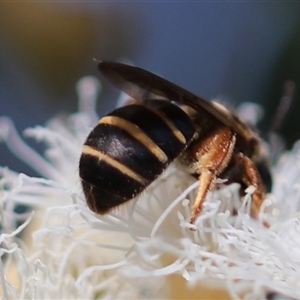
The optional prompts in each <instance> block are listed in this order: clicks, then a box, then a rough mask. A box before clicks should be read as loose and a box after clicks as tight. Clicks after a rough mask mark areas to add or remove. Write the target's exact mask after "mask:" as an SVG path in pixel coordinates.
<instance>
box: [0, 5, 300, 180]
mask: <svg viewBox="0 0 300 300" xmlns="http://www.w3.org/2000/svg"><path fill="white" fill-rule="evenodd" d="M299 16H300V3H299V2H289V1H286V2H276V1H274V2H273V1H266V2H260V3H258V2H244V1H235V2H225V1H224V2H222V1H219V2H215V1H211V2H209V1H207V2H169V1H164V2H156V1H153V2H147V1H146V2H127V1H123V2H122V1H120V2H114V1H112V2H85V1H77V2H22V3H21V2H1V3H0V115H7V116H10V117H11V118H12V119H13V120H14V121H15V123H16V126H17V128H18V130H19V131H22V130H23V129H25V128H26V127H28V126H34V125H36V124H44V123H45V122H46V121H47V120H48V119H49V118H50V117H52V116H54V115H55V114H57V113H59V112H62V111H65V112H74V111H76V109H77V96H76V93H75V85H76V82H77V80H78V79H79V78H80V77H82V76H85V75H95V76H99V72H98V70H97V63H95V61H94V60H93V59H94V58H96V59H103V60H128V61H131V62H132V63H134V64H135V65H137V66H140V67H142V68H145V69H147V70H150V71H152V72H155V73H158V74H160V75H162V76H164V77H165V78H167V79H169V80H170V81H173V82H174V83H177V84H179V85H180V86H182V87H184V88H186V89H188V90H190V91H192V92H194V93H196V94H198V95H199V96H202V97H204V98H206V99H211V98H214V97H217V96H222V97H224V98H227V99H230V100H231V102H232V103H233V105H235V104H237V103H239V102H241V101H253V102H257V103H261V104H262V105H263V106H264V107H265V109H266V114H265V115H266V117H265V119H264V122H262V124H261V128H262V130H267V129H268V127H269V126H270V122H271V121H270V120H271V119H272V115H274V111H275V110H276V107H277V105H278V101H279V100H280V97H281V94H282V90H283V85H284V83H285V81H286V80H293V81H294V82H295V83H296V85H297V87H296V89H298V90H299V86H300V18H299ZM117 95H118V93H117V92H116V91H115V90H114V89H113V88H112V87H111V86H109V85H104V88H103V94H102V96H101V102H100V103H99V105H98V113H99V115H104V114H105V113H107V112H108V111H109V110H110V109H112V108H113V107H114V105H115V100H116V97H117ZM299 102H300V101H299V93H297V91H296V94H295V99H294V102H293V106H292V109H291V110H290V112H289V114H288V116H287V118H286V122H285V123H284V125H283V126H282V129H281V133H282V134H283V135H285V136H286V137H287V138H288V139H289V138H290V137H291V136H293V135H295V134H297V133H298V132H300V124H299V122H298V118H299V116H298V112H299V111H300V107H299V106H300V103H299ZM0 165H2V166H3V165H8V166H10V168H11V169H14V170H17V171H22V172H26V173H27V174H30V175H36V174H35V173H34V172H33V171H32V170H31V169H30V168H28V167H27V166H25V165H23V164H22V163H20V162H19V161H18V160H17V159H15V158H14V157H13V155H12V154H10V152H9V151H8V150H7V148H6V146H5V145H3V144H0Z"/></svg>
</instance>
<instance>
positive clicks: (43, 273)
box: [0, 78, 300, 299]
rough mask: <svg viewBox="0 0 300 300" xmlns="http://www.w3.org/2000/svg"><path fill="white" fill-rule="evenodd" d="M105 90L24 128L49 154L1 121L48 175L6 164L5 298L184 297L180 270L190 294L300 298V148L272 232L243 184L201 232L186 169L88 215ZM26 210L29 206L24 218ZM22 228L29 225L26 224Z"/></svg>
mask: <svg viewBox="0 0 300 300" xmlns="http://www.w3.org/2000/svg"><path fill="white" fill-rule="evenodd" d="M97 85H98V83H97V82H95V79H93V78H85V79H82V81H81V83H80V85H79V98H80V101H79V103H80V105H79V107H80V108H79V112H78V113H76V114H73V115H70V116H63V117H62V116H61V117H56V118H54V119H52V120H50V121H49V122H48V123H47V125H46V126H45V127H43V126H37V127H35V128H31V129H27V130H26V131H25V135H27V136H29V137H33V138H35V139H36V140H38V141H41V142H43V143H45V145H46V146H47V150H46V151H45V153H44V154H43V155H40V154H38V153H37V152H35V151H34V150H33V149H31V148H29V147H28V146H27V145H26V144H25V143H24V142H23V140H22V139H21V138H20V137H19V136H18V134H17V132H16V131H15V129H14V126H13V124H12V122H11V121H10V120H9V119H8V118H6V117H2V118H0V139H2V140H3V141H4V142H6V144H7V145H8V146H9V147H10V148H11V150H12V151H13V152H14V153H15V154H16V155H17V156H18V157H19V158H20V159H22V160H24V161H25V162H26V163H28V164H29V165H30V166H31V167H32V168H34V169H35V170H36V171H38V172H39V173H40V174H41V176H42V178H34V177H29V176H26V175H25V174H17V173H15V172H13V171H11V170H9V169H8V168H7V167H3V168H1V169H0V176H1V177H0V188H1V190H0V205H1V206H0V208H1V212H0V217H1V224H2V228H1V229H2V234H1V241H0V245H1V255H2V258H3V259H2V261H0V263H1V264H2V266H0V276H1V286H2V291H3V298H14V299H19V298H26V299H27V298H31V299H83V298H88V299H92V298H101V299H150V298H168V297H173V298H174V288H175V287H174V286H172V281H170V280H169V278H170V276H171V275H173V274H179V275H180V276H181V277H182V278H183V279H184V281H182V282H183V286H182V287H180V289H182V290H184V289H185V288H186V287H189V286H191V287H192V286H197V285H199V284H203V283H206V284H208V285H210V286H211V287H214V286H217V287H218V288H223V289H224V290H226V291H227V292H228V293H229V295H230V296H231V297H232V298H234V299H239V298H243V299H263V298H264V297H265V295H266V293H267V292H269V291H273V292H278V293H280V294H283V295H286V296H290V297H295V298H300V222H299V204H300V194H299V187H300V159H299V155H300V149H299V144H296V145H295V147H294V149H293V150H292V151H290V152H286V153H284V154H283V155H282V156H281V158H280V160H279V161H278V163H277V164H276V166H274V167H273V169H272V173H273V175H274V176H273V177H274V188H273V192H272V194H270V195H268V197H267V199H266V201H265V203H264V207H263V210H262V214H261V217H262V219H264V220H267V221H268V222H269V224H270V228H266V227H264V226H263V225H262V224H261V223H259V222H257V221H255V220H253V219H251V218H250V217H249V215H248V211H249V208H250V202H251V193H252V192H253V190H252V189H251V188H249V189H248V191H247V195H246V197H245V199H244V200H243V202H242V204H241V199H240V196H239V185H238V184H231V185H228V186H224V187H222V188H220V189H219V190H215V191H212V192H211V193H209V195H208V198H207V201H206V202H205V205H204V211H203V213H202V214H201V215H200V217H199V218H198V220H197V222H196V226H197V229H198V230H196V231H191V230H190V229H189V228H190V224H189V222H188V220H189V216H190V208H189V200H187V199H193V197H194V195H195V193H196V189H197V187H198V182H196V181H195V179H193V177H191V176H189V175H187V174H186V173H185V172H184V171H183V170H181V169H180V168H178V167H177V166H176V163H174V164H173V165H172V166H170V167H169V168H168V169H167V171H166V172H165V173H164V174H163V176H161V177H160V179H158V180H156V181H155V182H154V183H153V184H151V185H150V187H149V188H148V189H147V191H145V192H144V193H143V195H142V196H141V197H139V199H135V200H133V201H130V202H128V204H127V205H124V206H122V207H121V208H119V209H117V210H116V211H114V212H112V213H110V214H108V215H105V216H99V215H96V214H94V213H93V212H91V211H90V210H89V209H88V207H87V205H86V203H85V200H84V196H83V193H82V190H81V185H80V180H79V176H78V161H79V156H80V152H81V148H82V144H83V142H84V140H85V138H86V136H87V134H88V133H89V131H90V129H91V127H92V126H93V125H94V123H95V122H96V121H97V115H96V113H95V110H94V107H95V99H96V97H97ZM18 204H25V205H28V206H29V207H30V211H29V212H26V213H23V214H17V213H16V212H15V211H14V208H15V206H16V205H18ZM234 211H237V214H234V213H233V212H234ZM16 221H18V222H21V223H22V222H24V223H22V225H21V226H19V227H17V228H16V227H15V226H16ZM24 228H25V229H24ZM21 231H25V233H26V236H29V237H32V245H30V243H29V242H23V241H22V240H21V239H20V238H19V237H18V235H17V234H18V233H20V232H21ZM172 295H173V296H172ZM199 298H200V297H199Z"/></svg>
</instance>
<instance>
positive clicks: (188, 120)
mask: <svg viewBox="0 0 300 300" xmlns="http://www.w3.org/2000/svg"><path fill="white" fill-rule="evenodd" d="M99 69H100V71H101V73H102V74H103V75H104V77H105V78H106V79H107V80H108V81H109V82H111V83H112V84H113V85H114V86H115V87H116V88H118V89H119V90H121V91H124V92H125V93H126V94H128V95H129V96H130V97H132V98H133V99H135V101H133V102H131V103H130V104H128V105H125V106H123V107H120V108H117V109H115V110H113V111H112V112H111V113H109V114H108V115H106V116H104V117H103V118H101V119H100V121H99V123H98V124H97V125H96V127H95V128H94V129H93V130H92V131H91V133H90V134H89V136H88V137H87V140H86V142H85V144H84V146H83V150H82V154H81V158H80V162H79V174H80V177H81V183H82V188H83V191H84V194H85V197H86V201H87V205H88V206H89V208H90V209H91V210H92V211H94V212H96V213H98V214H106V213H108V212H109V211H110V210H112V209H113V208H115V207H117V206H119V205H121V204H123V203H125V202H127V201H129V200H131V199H133V198H135V197H137V196H138V195H139V194H141V192H142V191H144V190H145V189H146V188H147V187H148V186H149V184H150V183H152V182H153V181H154V180H156V179H157V178H158V177H159V176H160V175H161V174H162V172H163V171H164V170H165V169H166V168H167V167H168V166H169V165H170V163H171V162H173V161H174V160H175V159H176V160H178V161H179V162H180V163H182V164H183V166H185V167H186V168H187V170H188V171H189V172H190V173H191V174H193V175H194V176H196V177H197V178H198V180H199V183H200V184H199V189H198V192H197V196H196V199H195V201H194V203H193V206H192V212H191V216H190V223H191V224H193V223H195V221H196V219H197V217H198V216H199V214H200V213H201V210H202V207H203V203H204V201H205V199H206V196H207V193H208V192H209V191H210V190H211V189H212V188H213V187H214V186H215V185H216V179H217V178H218V177H221V178H223V179H227V180H228V182H229V183H230V182H238V183H240V184H241V186H242V187H244V188H246V187H248V186H254V187H255V191H254V193H253V194H252V206H251V215H252V216H253V217H254V218H258V215H259V211H260V207H261V205H262V203H263V201H264V199H265V194H266V192H267V191H268V190H269V189H270V187H271V176H270V172H269V170H268V166H267V162H266V159H265V157H264V156H263V151H262V146H261V140H260V138H259V136H258V134H257V132H256V131H255V130H254V129H253V128H252V127H251V126H250V125H248V124H246V122H244V121H243V120H241V119H240V118H239V116H238V115H236V114H234V113H232V112H229V111H228V110H227V109H226V108H225V107H224V106H222V105H220V104H217V103H215V102H208V101H206V100H204V99H202V98H200V97H198V96H195V95H193V94H192V93H190V92H188V91H187V90H185V89H183V88H181V87H179V86H177V85H175V84H174V83H171V82H170V81H167V80H166V79H163V78H161V77H159V76H157V75H155V74H152V73H150V72H148V71H146V70H144V69H141V68H137V67H133V66H129V65H125V64H121V63H116V62H106V61H103V62H100V63H99Z"/></svg>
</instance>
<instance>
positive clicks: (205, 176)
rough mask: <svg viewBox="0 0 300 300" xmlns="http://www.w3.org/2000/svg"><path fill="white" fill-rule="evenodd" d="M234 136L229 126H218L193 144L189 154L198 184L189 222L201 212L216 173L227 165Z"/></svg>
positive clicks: (193, 221)
mask: <svg viewBox="0 0 300 300" xmlns="http://www.w3.org/2000/svg"><path fill="white" fill-rule="evenodd" d="M235 141H236V137H235V133H234V132H233V131H232V130H231V129H230V128H229V127H225V126H224V127H218V128H217V129H214V130H213V131H212V132H210V133H209V134H208V135H207V136H206V137H204V138H203V139H200V141H199V142H198V143H197V144H196V145H194V146H193V147H192V149H191V155H192V156H193V158H194V164H193V170H194V172H195V173H196V174H200V176H199V181H200V186H199V190H198V194H197V198H196V201H195V203H194V205H193V208H192V214H191V219H190V223H191V224H193V223H195V221H196V219H197V217H198V215H199V214H200V213H201V210H202V204H203V202H204V200H205V198H206V195H207V193H208V191H209V190H210V189H211V188H212V187H213V185H214V183H215V180H216V178H217V176H218V175H220V174H221V173H222V171H223V170H224V169H225V168H226V167H227V165H228V162H229V160H230V158H231V156H232V153H233V149H234V145H235Z"/></svg>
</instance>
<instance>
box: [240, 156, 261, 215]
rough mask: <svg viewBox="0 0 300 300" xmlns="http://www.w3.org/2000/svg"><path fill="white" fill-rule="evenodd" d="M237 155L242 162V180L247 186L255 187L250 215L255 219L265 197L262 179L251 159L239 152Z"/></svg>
mask: <svg viewBox="0 0 300 300" xmlns="http://www.w3.org/2000/svg"><path fill="white" fill-rule="evenodd" d="M238 155H239V157H240V159H241V161H242V164H243V176H242V181H243V182H244V183H245V184H246V185H247V186H250V185H253V186H254V187H255V188H256V190H255V192H254V193H253V195H252V206H251V216H252V217H253V218H255V219H258V216H259V211H260V208H261V205H262V203H263V201H264V199H265V192H264V186H263V183H262V179H261V177H260V174H259V172H258V170H257V168H256V166H255V164H254V163H253V162H252V160H251V159H250V158H249V157H247V156H245V155H243V154H242V153H239V154H238Z"/></svg>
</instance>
